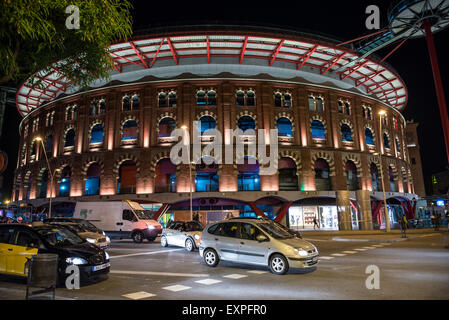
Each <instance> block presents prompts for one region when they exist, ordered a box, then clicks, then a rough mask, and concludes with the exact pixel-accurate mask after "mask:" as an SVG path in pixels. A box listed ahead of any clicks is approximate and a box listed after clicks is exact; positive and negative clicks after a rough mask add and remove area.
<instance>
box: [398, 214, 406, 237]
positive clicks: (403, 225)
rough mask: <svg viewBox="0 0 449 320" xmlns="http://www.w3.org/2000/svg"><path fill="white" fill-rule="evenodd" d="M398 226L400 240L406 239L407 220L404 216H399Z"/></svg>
mask: <svg viewBox="0 0 449 320" xmlns="http://www.w3.org/2000/svg"><path fill="white" fill-rule="evenodd" d="M399 226H400V227H401V238H407V235H406V230H407V218H406V217H405V215H402V216H401V221H400V223H399Z"/></svg>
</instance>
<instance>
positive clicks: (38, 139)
mask: <svg viewBox="0 0 449 320" xmlns="http://www.w3.org/2000/svg"><path fill="white" fill-rule="evenodd" d="M34 140H36V141H42V138H41V137H36V138H34Z"/></svg>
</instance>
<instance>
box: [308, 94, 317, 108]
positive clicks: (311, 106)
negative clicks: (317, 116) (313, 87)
mask: <svg viewBox="0 0 449 320" xmlns="http://www.w3.org/2000/svg"><path fill="white" fill-rule="evenodd" d="M309 110H310V111H316V105H315V98H314V97H309Z"/></svg>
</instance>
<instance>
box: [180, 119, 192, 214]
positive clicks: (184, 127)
mask: <svg viewBox="0 0 449 320" xmlns="http://www.w3.org/2000/svg"><path fill="white" fill-rule="evenodd" d="M181 129H183V130H184V135H185V136H187V138H188V139H189V142H188V144H187V145H188V148H187V155H188V157H189V186H190V220H193V199H192V168H191V161H190V137H189V136H188V135H187V129H188V128H187V126H185V125H184V126H182V127H181Z"/></svg>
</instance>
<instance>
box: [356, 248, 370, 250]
mask: <svg viewBox="0 0 449 320" xmlns="http://www.w3.org/2000/svg"><path fill="white" fill-rule="evenodd" d="M354 250H357V251H366V250H368V249H362V248H359V249H354Z"/></svg>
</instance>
